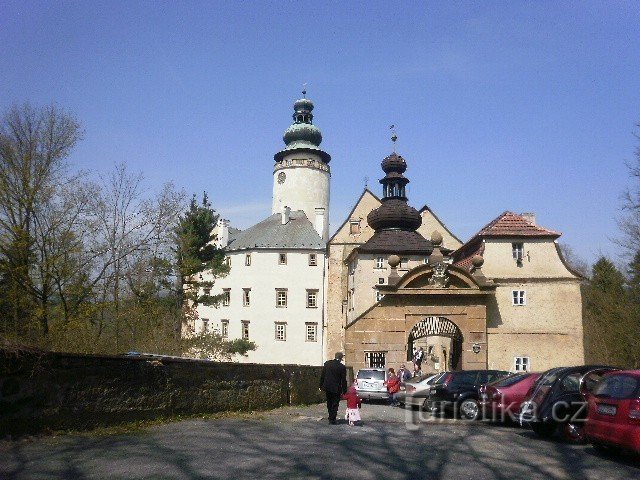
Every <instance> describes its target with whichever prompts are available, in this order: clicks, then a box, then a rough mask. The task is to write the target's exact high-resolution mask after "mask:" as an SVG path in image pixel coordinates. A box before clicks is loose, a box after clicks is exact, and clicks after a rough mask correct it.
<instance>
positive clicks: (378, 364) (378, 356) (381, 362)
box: [364, 352, 387, 368]
mask: <svg viewBox="0 0 640 480" xmlns="http://www.w3.org/2000/svg"><path fill="white" fill-rule="evenodd" d="M386 356H387V352H364V364H365V365H366V366H367V367H369V368H384V367H385V364H386Z"/></svg>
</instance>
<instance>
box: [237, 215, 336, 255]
mask: <svg viewBox="0 0 640 480" xmlns="http://www.w3.org/2000/svg"><path fill="white" fill-rule="evenodd" d="M281 218H282V217H281V214H280V213H274V214H273V215H271V216H270V217H267V218H265V219H264V220H262V221H261V222H260V223H257V224H255V225H254V226H253V227H250V228H247V229H246V230H243V231H240V230H235V229H233V230H234V231H233V232H232V229H229V245H228V246H227V250H229V251H234V250H255V249H261V248H262V249H269V248H286V249H295V248H299V249H303V250H320V249H324V248H325V246H326V244H325V243H324V242H323V241H322V238H320V235H318V232H316V230H315V228H313V225H312V224H311V222H310V221H309V219H308V218H307V216H306V215H305V213H304V211H302V210H296V211H292V212H291V214H290V216H289V221H288V222H287V223H286V224H285V225H282V221H281Z"/></svg>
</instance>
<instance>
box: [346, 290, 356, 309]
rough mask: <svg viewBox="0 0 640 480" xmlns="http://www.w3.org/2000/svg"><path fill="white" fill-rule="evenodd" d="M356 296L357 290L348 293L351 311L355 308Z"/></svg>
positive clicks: (348, 303)
mask: <svg viewBox="0 0 640 480" xmlns="http://www.w3.org/2000/svg"><path fill="white" fill-rule="evenodd" d="M354 295H355V289H353V288H352V289H351V290H349V291H348V292H347V305H348V307H349V310H353V309H354V308H355V306H354V305H355V299H354V298H353V297H354Z"/></svg>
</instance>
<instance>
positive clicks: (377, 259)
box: [376, 257, 384, 268]
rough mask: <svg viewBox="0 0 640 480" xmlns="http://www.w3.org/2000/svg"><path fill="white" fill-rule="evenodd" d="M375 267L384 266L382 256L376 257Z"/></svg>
mask: <svg viewBox="0 0 640 480" xmlns="http://www.w3.org/2000/svg"><path fill="white" fill-rule="evenodd" d="M376 268H384V257H378V258H376Z"/></svg>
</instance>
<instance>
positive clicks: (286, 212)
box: [281, 205, 291, 225]
mask: <svg viewBox="0 0 640 480" xmlns="http://www.w3.org/2000/svg"><path fill="white" fill-rule="evenodd" d="M281 218H282V225H286V224H287V223H289V220H290V218H291V209H290V208H289V207H287V206H286V205H285V207H284V208H283V209H282V215H281Z"/></svg>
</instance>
